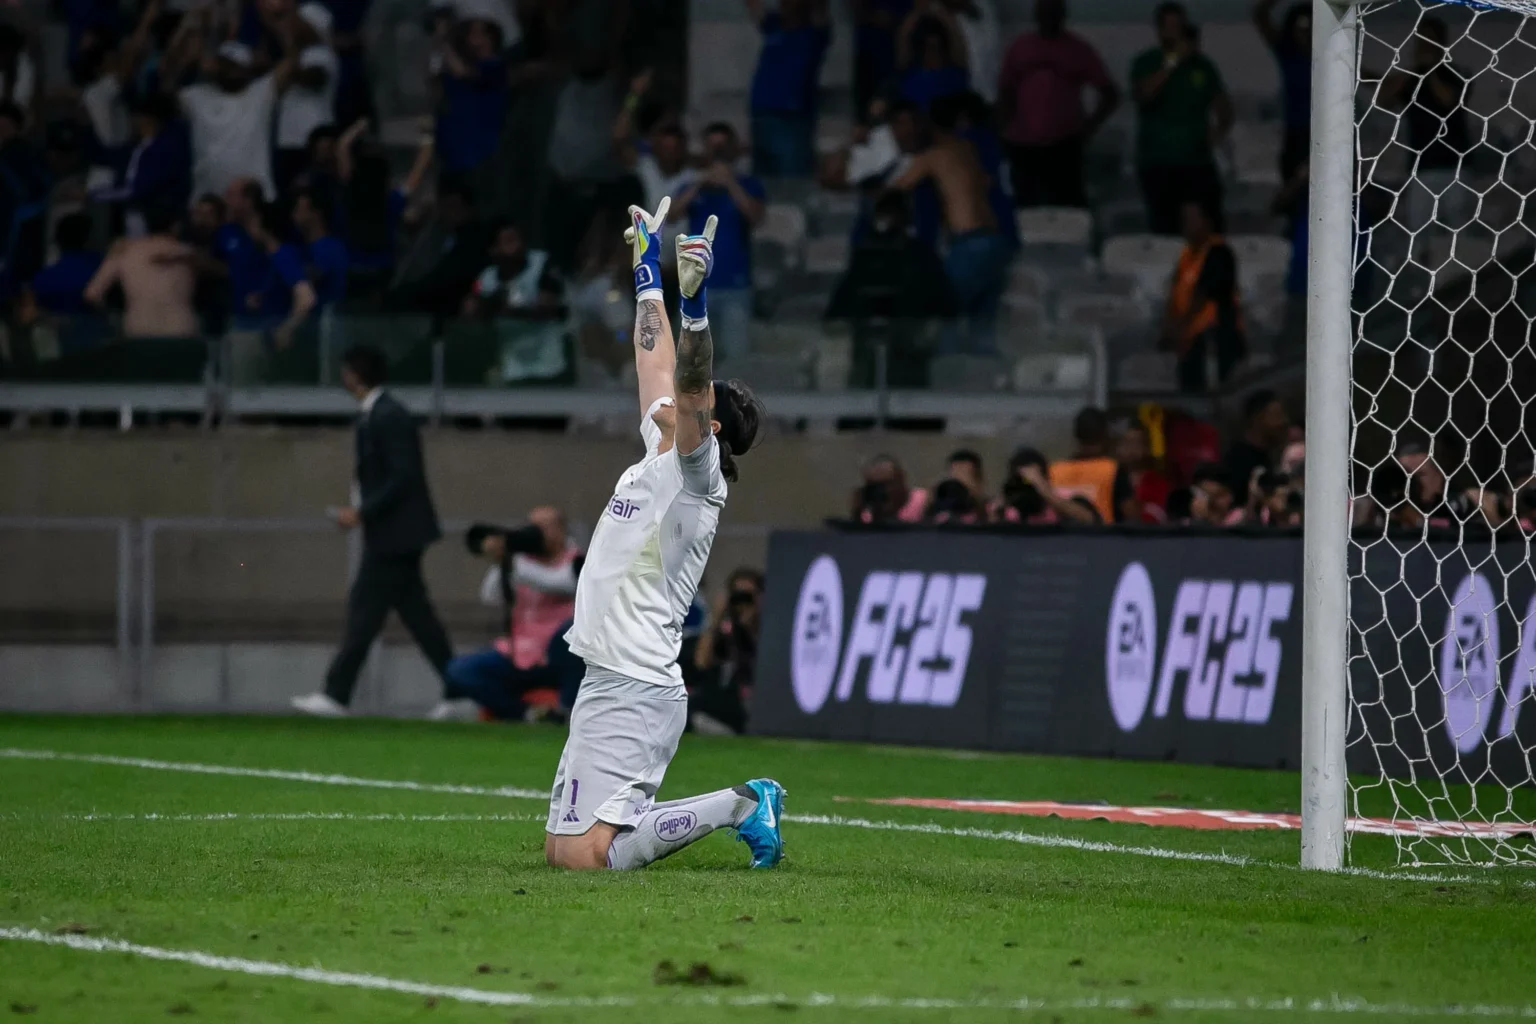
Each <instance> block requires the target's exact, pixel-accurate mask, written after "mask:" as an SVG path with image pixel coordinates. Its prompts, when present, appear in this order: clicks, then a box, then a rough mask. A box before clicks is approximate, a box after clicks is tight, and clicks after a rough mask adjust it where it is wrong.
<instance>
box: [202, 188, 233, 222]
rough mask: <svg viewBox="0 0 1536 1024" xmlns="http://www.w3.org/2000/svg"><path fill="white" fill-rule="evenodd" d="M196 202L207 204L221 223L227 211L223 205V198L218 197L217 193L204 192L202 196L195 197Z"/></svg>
mask: <svg viewBox="0 0 1536 1024" xmlns="http://www.w3.org/2000/svg"><path fill="white" fill-rule="evenodd" d="M196 201H197V202H199V203H207V204H208V205H209V206H211V207H213V208H214V209H215V210H217V211H218V215H219V220H221V221H222V220H223V219H224V214H225V213H227V212H228V209H229V208H228V207H226V206H225V205H224V197H223V196H221V195H219V194H218V193H217V192H204V193H203V194H202V195H200V196H198V197H197V200H196Z"/></svg>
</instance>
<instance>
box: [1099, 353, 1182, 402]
mask: <svg viewBox="0 0 1536 1024" xmlns="http://www.w3.org/2000/svg"><path fill="white" fill-rule="evenodd" d="M1178 386H1179V369H1178V359H1177V357H1175V356H1174V354H1173V353H1172V352H1138V353H1136V354H1135V355H1128V356H1125V357H1123V358H1121V359H1119V360H1118V361H1117V362H1116V364H1115V388H1116V389H1117V390H1119V391H1149V392H1165V391H1177V390H1178Z"/></svg>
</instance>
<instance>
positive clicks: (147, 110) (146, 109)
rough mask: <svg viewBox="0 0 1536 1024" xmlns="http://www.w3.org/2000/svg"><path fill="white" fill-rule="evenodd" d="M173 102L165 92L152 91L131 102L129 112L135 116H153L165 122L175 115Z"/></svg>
mask: <svg viewBox="0 0 1536 1024" xmlns="http://www.w3.org/2000/svg"><path fill="white" fill-rule="evenodd" d="M172 104H173V101H172V99H171V98H170V97H169V96H166V95H165V94H164V93H159V92H151V93H146V94H145V95H142V96H139V97H136V98H135V99H134V100H133V101H132V102H131V103H129V104H128V112H129V113H130V114H132V115H133V116H134V117H151V118H154V119H155V120H156V121H158V122H159V123H161V124H164V123H165V122H167V121H169V120H170V119H171V118H172V117H173V116H174V115H175V110H174V107H173V106H172Z"/></svg>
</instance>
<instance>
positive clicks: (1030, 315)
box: [998, 295, 1049, 352]
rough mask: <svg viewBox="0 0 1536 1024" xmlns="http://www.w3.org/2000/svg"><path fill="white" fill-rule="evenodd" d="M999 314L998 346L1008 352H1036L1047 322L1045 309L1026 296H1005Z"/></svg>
mask: <svg viewBox="0 0 1536 1024" xmlns="http://www.w3.org/2000/svg"><path fill="white" fill-rule="evenodd" d="M1001 312H1002V315H1001V321H1002V322H1001V323H1000V324H999V336H998V341H999V344H1000V345H1001V346H1002V347H1003V348H1004V349H1005V350H1006V351H1009V352H1027V351H1030V350H1038V349H1039V346H1040V337H1041V335H1042V334H1043V333H1044V332H1045V328H1046V325H1047V323H1048V322H1049V321H1048V318H1047V317H1046V314H1045V307H1044V306H1043V305H1042V304H1040V303H1039V302H1036V301H1035V300H1034V299H1031V298H1028V297H1026V296H1019V295H1005V296H1003V308H1002V311H1001Z"/></svg>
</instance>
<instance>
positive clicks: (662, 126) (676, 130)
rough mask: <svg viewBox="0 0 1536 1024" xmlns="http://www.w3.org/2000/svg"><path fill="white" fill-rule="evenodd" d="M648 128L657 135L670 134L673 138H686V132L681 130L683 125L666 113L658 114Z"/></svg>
mask: <svg viewBox="0 0 1536 1024" xmlns="http://www.w3.org/2000/svg"><path fill="white" fill-rule="evenodd" d="M650 130H651V131H653V132H655V133H656V134H657V135H670V136H672V137H673V138H675V139H684V140H686V139H687V138H688V133H687V132H685V131H683V126H682V125H681V124H679V123H678V121H677V118H675V117H672V116H671V115H668V114H662V115H660V116H658V117H657V118H656V121H655V123H653V124H652V125H651V127H650Z"/></svg>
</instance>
